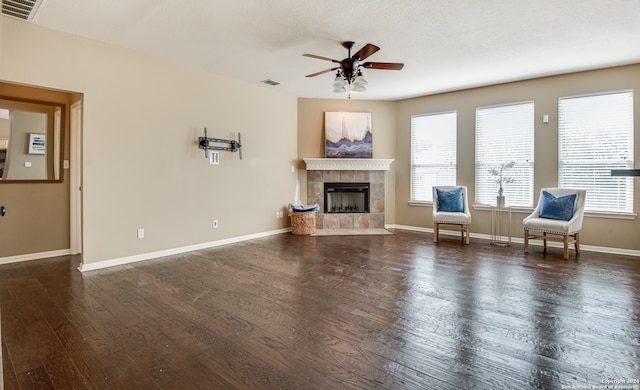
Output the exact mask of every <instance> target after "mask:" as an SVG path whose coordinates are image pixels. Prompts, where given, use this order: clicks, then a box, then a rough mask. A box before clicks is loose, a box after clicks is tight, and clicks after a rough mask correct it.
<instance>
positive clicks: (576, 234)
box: [522, 188, 587, 260]
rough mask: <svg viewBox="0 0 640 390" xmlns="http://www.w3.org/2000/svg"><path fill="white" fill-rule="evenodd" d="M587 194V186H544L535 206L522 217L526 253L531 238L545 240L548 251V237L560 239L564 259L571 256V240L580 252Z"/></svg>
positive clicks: (551, 239) (550, 239)
mask: <svg viewBox="0 0 640 390" xmlns="http://www.w3.org/2000/svg"><path fill="white" fill-rule="evenodd" d="M586 195H587V191H586V190H576V189H569V188H543V189H542V190H541V191H540V198H539V199H538V204H537V206H536V209H535V210H533V213H531V215H529V216H528V217H526V218H525V219H524V220H523V221H522V225H523V227H524V251H525V253H527V252H529V240H542V241H543V242H544V252H545V253H546V252H547V241H560V242H562V243H563V245H564V259H565V260H567V259H569V245H570V244H574V245H575V250H576V255H578V254H580V231H581V230H582V219H583V217H584V201H585V198H586ZM532 231H533V232H532Z"/></svg>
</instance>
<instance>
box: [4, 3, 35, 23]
mask: <svg viewBox="0 0 640 390" xmlns="http://www.w3.org/2000/svg"><path fill="white" fill-rule="evenodd" d="M40 3H42V0H2V13H3V14H4V15H7V16H13V17H14V18H17V19H22V20H33V17H34V16H35V15H36V12H37V11H38V7H39V6H40Z"/></svg>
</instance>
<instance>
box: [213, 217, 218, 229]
mask: <svg viewBox="0 0 640 390" xmlns="http://www.w3.org/2000/svg"><path fill="white" fill-rule="evenodd" d="M213 228H214V229H217V228H218V220H217V219H214V220H213Z"/></svg>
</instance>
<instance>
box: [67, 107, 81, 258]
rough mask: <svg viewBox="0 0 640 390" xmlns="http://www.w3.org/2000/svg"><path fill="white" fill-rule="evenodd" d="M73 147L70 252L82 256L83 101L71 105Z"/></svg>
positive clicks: (71, 156) (70, 182)
mask: <svg viewBox="0 0 640 390" xmlns="http://www.w3.org/2000/svg"><path fill="white" fill-rule="evenodd" d="M70 129H71V137H70V138H71V147H70V149H71V150H70V151H69V152H70V153H69V155H70V160H71V161H70V162H69V185H70V189H71V190H70V194H69V197H70V203H71V204H70V208H69V218H70V221H69V222H70V225H69V226H70V231H69V235H70V237H69V238H70V243H69V244H70V250H71V254H72V255H76V254H82V101H77V102H75V103H73V104H72V105H71V121H70Z"/></svg>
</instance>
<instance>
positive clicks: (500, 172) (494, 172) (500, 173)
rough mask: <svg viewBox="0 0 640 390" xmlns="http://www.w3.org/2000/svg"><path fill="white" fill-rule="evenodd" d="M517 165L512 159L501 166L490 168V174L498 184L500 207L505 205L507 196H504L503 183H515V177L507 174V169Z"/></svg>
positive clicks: (497, 200) (498, 202) (497, 201)
mask: <svg viewBox="0 0 640 390" xmlns="http://www.w3.org/2000/svg"><path fill="white" fill-rule="evenodd" d="M515 165H516V162H515V161H511V162H508V163H504V164H500V168H499V169H498V168H494V169H489V174H490V175H491V176H494V177H495V179H494V181H495V183H496V184H498V186H499V187H498V196H497V198H496V204H497V206H498V207H504V203H505V198H504V187H503V186H502V185H503V184H509V183H513V182H514V181H515V179H514V178H513V177H509V176H505V174H504V173H505V172H504V171H506V170H507V169H511V168H513V167H514V166H515Z"/></svg>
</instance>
